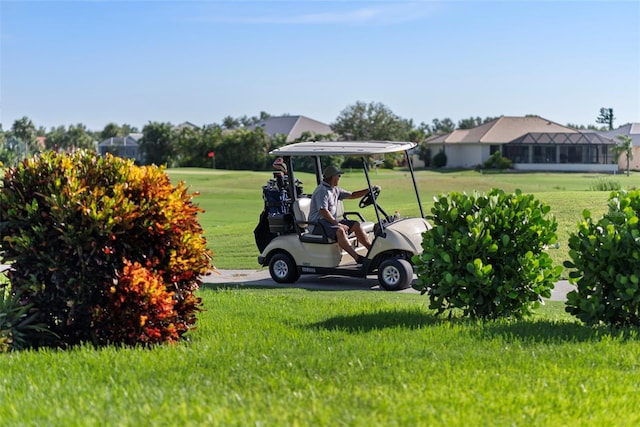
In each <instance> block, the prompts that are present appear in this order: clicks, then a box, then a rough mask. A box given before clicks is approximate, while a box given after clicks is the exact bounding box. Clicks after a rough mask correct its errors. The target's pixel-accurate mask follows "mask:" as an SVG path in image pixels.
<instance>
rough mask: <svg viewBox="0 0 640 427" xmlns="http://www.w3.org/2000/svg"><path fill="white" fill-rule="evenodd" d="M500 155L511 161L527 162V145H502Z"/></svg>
mask: <svg viewBox="0 0 640 427" xmlns="http://www.w3.org/2000/svg"><path fill="white" fill-rule="evenodd" d="M502 155H503V156H504V157H506V158H507V159H509V160H511V162H512V163H529V147H528V146H526V145H503V146H502Z"/></svg>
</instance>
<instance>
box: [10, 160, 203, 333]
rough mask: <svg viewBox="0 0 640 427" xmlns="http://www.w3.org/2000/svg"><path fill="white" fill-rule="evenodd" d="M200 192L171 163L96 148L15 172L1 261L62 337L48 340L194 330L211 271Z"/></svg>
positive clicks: (29, 163) (16, 290)
mask: <svg viewBox="0 0 640 427" xmlns="http://www.w3.org/2000/svg"><path fill="white" fill-rule="evenodd" d="M193 196H194V195H193V194H189V193H188V192H187V189H186V188H185V186H184V184H183V183H182V182H181V183H179V184H178V185H176V186H173V185H172V184H171V182H170V180H169V177H168V176H167V175H166V173H165V172H164V170H163V169H162V168H159V167H155V166H147V167H139V166H135V165H134V164H133V162H132V161H129V160H124V159H121V158H117V157H112V156H106V157H99V156H97V155H96V154H95V153H92V152H88V151H78V152H75V153H73V154H62V153H56V152H46V153H44V154H42V155H39V156H35V157H33V158H30V159H27V160H25V161H23V162H22V163H20V164H19V165H18V166H17V167H14V168H10V169H7V170H6V172H5V173H4V176H3V179H2V181H1V187H0V206H1V207H2V209H1V210H0V234H1V235H2V240H0V259H3V260H4V261H5V262H10V263H11V264H12V270H11V271H10V274H9V281H10V289H11V292H12V293H13V294H16V295H19V296H20V298H21V300H22V302H23V304H25V305H30V307H31V312H32V313H35V314H37V321H38V322H41V323H43V324H45V325H47V326H48V328H49V329H50V331H51V332H52V333H54V334H55V335H56V336H57V337H59V339H58V340H56V341H54V342H53V343H46V344H49V345H56V346H68V345H74V344H77V343H80V342H86V341H88V342H92V343H95V344H96V345H103V344H108V343H125V344H137V343H146V344H150V343H156V342H175V341H177V340H178V339H179V338H180V337H181V336H182V335H183V334H184V333H186V332H187V331H189V330H190V329H191V328H193V326H194V324H195V321H196V312H197V311H198V310H199V306H200V300H199V298H197V297H196V296H195V291H196V290H197V289H198V287H199V285H200V284H201V280H200V278H201V276H202V275H204V274H207V273H208V272H209V271H210V269H211V268H212V266H211V253H210V251H209V250H208V249H207V247H206V240H205V238H204V237H203V230H202V228H201V227H200V225H199V223H198V220H197V214H198V213H199V212H201V209H200V208H198V207H197V206H196V205H194V204H193V202H192V198H193ZM133 302H135V303H133ZM42 344H43V343H33V345H42Z"/></svg>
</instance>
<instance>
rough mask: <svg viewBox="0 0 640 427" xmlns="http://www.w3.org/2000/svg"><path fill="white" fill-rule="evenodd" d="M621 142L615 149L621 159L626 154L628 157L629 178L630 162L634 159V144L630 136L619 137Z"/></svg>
mask: <svg viewBox="0 0 640 427" xmlns="http://www.w3.org/2000/svg"><path fill="white" fill-rule="evenodd" d="M618 139H619V140H620V142H619V143H618V144H616V146H615V147H614V149H613V150H614V152H615V153H616V155H617V156H618V158H620V156H621V155H622V154H623V153H624V154H626V155H627V176H629V162H630V161H631V159H633V142H632V139H631V137H630V136H628V135H618Z"/></svg>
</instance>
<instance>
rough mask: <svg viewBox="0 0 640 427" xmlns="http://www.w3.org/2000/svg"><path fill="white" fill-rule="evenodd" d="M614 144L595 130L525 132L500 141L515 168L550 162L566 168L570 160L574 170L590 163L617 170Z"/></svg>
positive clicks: (543, 166)
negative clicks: (504, 141)
mask: <svg viewBox="0 0 640 427" xmlns="http://www.w3.org/2000/svg"><path fill="white" fill-rule="evenodd" d="M615 146H616V142H615V141H614V140H613V139H609V138H605V137H603V136H601V135H598V134H597V133H595V132H581V133H527V134H525V135H522V136H521V137H519V138H516V139H514V140H513V141H511V142H509V143H507V144H503V145H502V146H501V151H502V156H504V157H506V158H508V159H509V160H511V162H512V163H513V164H514V167H516V168H518V169H529V170H531V169H556V168H553V167H551V168H550V166H552V165H553V164H557V165H564V167H563V168H562V169H563V170H567V169H571V168H570V166H571V165H572V164H574V165H575V169H576V170H578V169H581V170H583V169H584V168H585V166H587V165H590V167H591V168H592V169H594V170H600V171H603V172H604V171H615V170H617V167H618V166H617V156H616V154H615V153H614V147H615ZM496 148H497V147H496Z"/></svg>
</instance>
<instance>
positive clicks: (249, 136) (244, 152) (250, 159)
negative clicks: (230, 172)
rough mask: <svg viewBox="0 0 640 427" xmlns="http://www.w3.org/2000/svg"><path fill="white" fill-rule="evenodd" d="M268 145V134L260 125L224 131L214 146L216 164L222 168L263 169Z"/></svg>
mask: <svg viewBox="0 0 640 427" xmlns="http://www.w3.org/2000/svg"><path fill="white" fill-rule="evenodd" d="M270 145H271V141H270V140H269V135H267V134H266V133H265V132H264V130H263V129H262V128H261V127H258V128H257V129H256V130H254V131H250V130H247V129H236V130H234V131H232V132H225V133H224V134H223V135H222V140H221V141H220V143H219V144H218V145H217V147H216V151H215V155H216V165H218V166H219V167H221V168H223V169H251V170H264V168H265V167H266V165H267V161H268V160H269V159H268V156H267V152H268V150H269V146H270ZM271 161H273V160H271Z"/></svg>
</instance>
